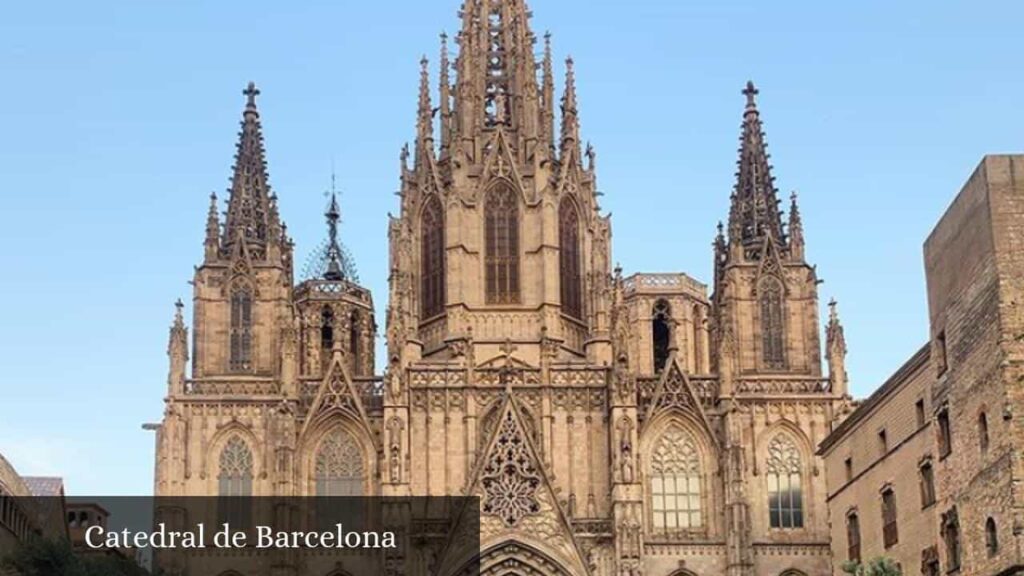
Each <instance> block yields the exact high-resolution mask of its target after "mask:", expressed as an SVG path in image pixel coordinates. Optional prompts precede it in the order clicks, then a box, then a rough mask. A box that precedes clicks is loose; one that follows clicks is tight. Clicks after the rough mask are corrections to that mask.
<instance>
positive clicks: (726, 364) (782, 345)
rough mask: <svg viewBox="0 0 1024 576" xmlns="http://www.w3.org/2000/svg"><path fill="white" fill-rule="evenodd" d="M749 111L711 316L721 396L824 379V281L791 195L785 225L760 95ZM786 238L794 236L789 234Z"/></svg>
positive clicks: (751, 97) (752, 97)
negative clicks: (745, 387)
mask: <svg viewBox="0 0 1024 576" xmlns="http://www.w3.org/2000/svg"><path fill="white" fill-rule="evenodd" d="M743 94H744V96H745V97H746V100H747V104H746V109H745V110H744V112H743V126H742V134H741V136H740V150H739V155H740V157H739V161H738V163H737V164H738V171H737V179H736V187H735V188H734V189H733V193H732V206H731V209H730V211H729V225H728V230H727V231H725V230H723V228H722V226H721V225H719V233H718V236H717V238H716V239H715V243H714V246H715V266H714V270H715V272H714V273H715V278H714V280H715V287H714V295H713V297H712V301H713V302H712V316H713V322H714V329H715V331H716V332H715V335H716V340H717V342H716V344H717V350H716V352H717V353H716V355H715V358H714V362H715V363H716V365H717V371H718V372H719V373H720V374H721V375H722V378H723V381H722V392H723V394H729V393H731V391H732V389H733V379H734V378H750V377H755V376H756V377H764V378H769V379H770V378H772V377H776V376H778V377H792V376H806V377H811V378H819V377H820V376H821V353H820V336H819V325H818V278H817V273H816V271H815V269H814V267H813V266H811V265H809V264H808V263H807V261H806V260H805V259H804V238H803V224H802V222H801V219H800V211H799V208H798V206H797V199H796V194H795V193H794V194H793V196H792V203H791V205H790V210H789V224H788V230H787V227H786V226H784V225H783V215H782V212H781V211H780V210H779V199H778V195H777V190H776V189H775V180H774V178H773V177H772V175H771V168H772V167H771V164H770V163H769V158H770V156H769V154H768V151H767V143H766V141H765V135H764V130H763V128H762V125H761V114H760V112H759V111H758V109H757V102H756V96H757V94H758V91H757V89H756V88H755V87H754V84H753V83H752V82H748V83H747V86H746V88H745V89H744V90H743ZM787 232H788V233H787Z"/></svg>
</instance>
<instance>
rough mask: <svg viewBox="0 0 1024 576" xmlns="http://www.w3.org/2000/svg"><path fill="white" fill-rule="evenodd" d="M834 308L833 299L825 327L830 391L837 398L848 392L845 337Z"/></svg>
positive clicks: (834, 302)
mask: <svg viewBox="0 0 1024 576" xmlns="http://www.w3.org/2000/svg"><path fill="white" fill-rule="evenodd" d="M836 307H837V305H836V300H835V298H833V299H832V300H831V301H830V302H829V303H828V324H827V325H826V327H825V337H826V339H825V348H826V356H827V358H828V376H829V383H830V388H831V391H832V392H833V393H834V394H837V395H839V396H846V395H847V393H848V391H849V390H848V386H849V383H848V379H847V375H846V335H845V334H844V332H843V325H842V323H841V322H840V321H839V313H838V311H837V310H836Z"/></svg>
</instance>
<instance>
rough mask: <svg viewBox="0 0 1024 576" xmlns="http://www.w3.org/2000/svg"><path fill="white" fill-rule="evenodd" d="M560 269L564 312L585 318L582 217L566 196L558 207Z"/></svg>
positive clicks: (574, 316)
mask: <svg viewBox="0 0 1024 576" xmlns="http://www.w3.org/2000/svg"><path fill="white" fill-rule="evenodd" d="M558 237H559V255H558V265H559V266H558V269H559V280H560V286H561V292H562V312H564V313H566V314H568V315H569V316H572V317H573V318H581V319H582V318H583V290H582V284H583V277H582V274H581V272H580V218H579V213H578V212H577V210H576V205H575V204H574V203H573V201H572V200H570V199H569V198H566V199H564V200H562V204H561V206H560V207H559V209H558Z"/></svg>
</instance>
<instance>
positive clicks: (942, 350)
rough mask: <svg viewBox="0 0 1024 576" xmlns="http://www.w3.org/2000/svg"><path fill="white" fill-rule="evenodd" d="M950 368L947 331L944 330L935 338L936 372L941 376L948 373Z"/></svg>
mask: <svg viewBox="0 0 1024 576" xmlns="http://www.w3.org/2000/svg"><path fill="white" fill-rule="evenodd" d="M948 368H949V360H948V359H947V356H946V331H945V330H943V331H942V332H939V334H938V335H937V336H936V337H935V371H936V372H937V373H938V375H939V376H942V375H943V374H945V373H946V370H947V369H948Z"/></svg>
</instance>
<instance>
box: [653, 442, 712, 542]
mask: <svg viewBox="0 0 1024 576" xmlns="http://www.w3.org/2000/svg"><path fill="white" fill-rule="evenodd" d="M701 508H702V506H701V465H700V454H699V452H698V451H697V443H696V441H694V439H693V436H691V435H690V434H688V433H686V432H685V431H683V430H682V429H681V428H679V427H678V426H672V427H670V428H669V429H668V430H666V431H665V433H664V434H662V436H661V438H659V439H658V443H657V444H656V445H655V446H654V451H653V452H652V453H651V518H652V521H653V524H654V529H655V530H656V531H659V532H677V531H685V530H692V529H696V528H700V527H701V526H702V525H703V520H702V515H701Z"/></svg>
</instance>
